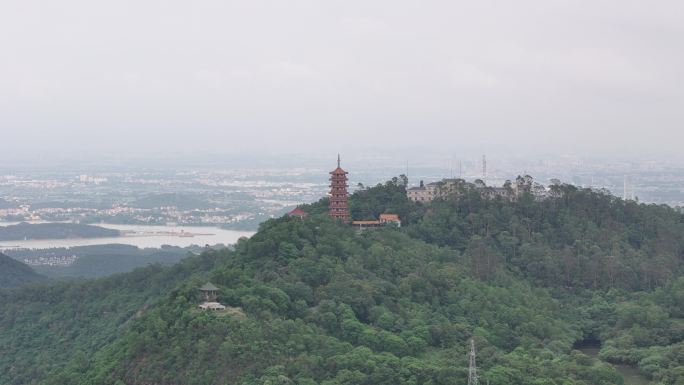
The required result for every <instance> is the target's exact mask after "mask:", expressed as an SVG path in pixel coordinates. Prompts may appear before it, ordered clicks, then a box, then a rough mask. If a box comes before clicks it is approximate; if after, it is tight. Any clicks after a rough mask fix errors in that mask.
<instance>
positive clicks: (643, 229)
mask: <svg viewBox="0 0 684 385" xmlns="http://www.w3.org/2000/svg"><path fill="white" fill-rule="evenodd" d="M325 203H326V202H325V200H323V201H321V202H319V203H316V204H313V205H309V206H305V207H304V210H306V211H308V212H309V213H310V215H309V217H308V218H307V219H305V220H300V219H297V218H288V217H284V218H280V219H274V220H270V221H267V222H265V223H263V224H262V226H261V228H260V230H259V232H258V233H257V234H256V235H254V236H253V237H252V238H251V239H249V240H242V241H240V242H239V243H238V245H237V247H236V249H235V251H234V252H231V251H227V250H226V251H224V252H221V253H219V254H217V255H203V256H201V257H198V258H190V259H188V260H186V261H187V262H185V263H184V264H183V265H181V267H174V268H173V269H180V271H181V272H182V273H183V274H181V273H179V272H177V273H172V272H173V271H174V270H173V269H172V270H167V269H160V271H159V272H158V273H157V274H158V275H159V276H160V277H165V278H164V282H165V284H164V286H163V287H164V288H165V290H159V289H155V290H152V289H150V287H151V286H153V283H154V282H155V280H153V279H152V280H151V282H150V281H148V280H146V279H144V278H143V277H142V275H144V274H146V273H144V272H145V270H143V271H138V272H136V273H133V274H128V275H120V276H117V277H115V278H111V279H106V280H99V281H86V282H82V283H78V284H71V285H82V286H52V287H45V289H43V291H40V290H39V291H36V292H32V293H33V294H32V295H33V297H32V296H29V295H28V294H26V293H23V292H4V293H3V298H2V300H1V301H0V304H1V306H2V309H0V317H1V318H0V330H2V331H3V333H0V338H2V339H3V341H2V342H1V343H0V349H4V348H6V347H13V349H14V350H12V353H11V354H9V355H3V358H2V362H0V373H6V372H7V370H9V368H12V369H13V370H15V372H14V373H15V374H16V373H21V374H22V377H18V378H19V379H17V377H14V376H12V375H10V376H7V375H6V376H5V377H4V378H2V380H4V381H5V382H7V383H9V384H24V383H29V379H32V380H34V383H41V384H66V383H68V384H115V385H121V384H129V385H132V384H138V385H143V384H145V385H147V384H167V385H171V384H178V385H181V384H244V385H252V384H264V385H265V384H306V385H308V384H325V385H335V384H368V385H371V384H373V385H376V384H432V385H437V384H454V385H456V384H465V383H466V381H467V352H466V348H467V342H468V340H469V339H470V338H474V339H475V341H476V344H477V346H478V353H479V356H478V359H479V365H480V375H481V381H482V383H489V384H492V385H509V384H521V385H522V384H563V385H565V384H574V385H589V384H593V385H595V384H622V381H623V379H622V377H621V375H620V373H619V372H618V371H616V370H615V369H614V368H613V367H612V366H611V365H609V364H607V363H604V362H603V361H600V360H597V359H593V358H591V357H589V356H587V355H585V354H583V353H581V352H579V351H577V350H575V348H576V347H577V346H578V345H581V344H582V343H585V342H591V343H597V342H599V341H600V342H601V343H602V349H601V353H600V356H601V358H603V359H604V360H606V361H610V362H614V363H624V364H630V365H636V366H638V367H639V368H640V369H641V371H642V373H644V375H646V376H648V378H650V379H652V380H653V381H654V383H661V384H682V383H684V342H683V341H684V321H683V319H682V317H684V278H682V277H681V275H682V274H681V273H682V262H683V259H684V216H682V214H680V213H677V212H675V211H674V210H672V209H670V208H667V207H664V206H653V205H643V204H637V203H636V202H624V201H622V200H620V199H617V198H615V197H613V196H611V195H609V194H607V193H605V192H594V191H589V190H582V189H578V188H576V187H573V186H568V185H559V186H553V187H552V190H551V194H550V196H549V197H548V198H546V199H543V200H539V199H535V198H534V197H533V196H532V195H531V194H523V195H522V196H521V197H520V199H518V200H517V201H506V200H503V199H501V198H497V199H494V200H488V199H484V198H483V197H482V194H481V192H479V191H478V190H477V189H473V188H470V187H468V186H466V187H465V188H464V189H463V191H460V192H459V194H455V195H453V196H452V197H448V198H445V199H441V200H437V201H434V202H432V203H431V204H429V205H421V204H415V203H411V202H409V201H408V200H407V199H406V198H405V185H404V183H403V181H402V180H401V179H394V180H393V181H390V182H388V183H387V184H385V185H380V186H376V187H373V188H370V189H365V190H362V191H359V192H357V193H355V194H354V195H353V196H352V199H351V203H350V204H351V210H352V214H353V216H354V217H355V218H373V217H376V216H377V215H378V214H379V213H383V212H392V213H399V214H400V215H401V217H402V219H403V221H404V223H403V226H402V227H401V228H389V227H388V228H384V229H377V230H368V231H364V232H361V233H359V232H357V231H355V230H354V229H352V228H351V227H349V226H346V225H343V224H341V223H338V222H335V221H333V220H331V219H329V218H327V216H326V215H325V213H324V212H325ZM207 259H209V260H211V261H212V262H211V263H203V264H200V266H201V267H202V268H199V267H197V268H196V266H195V264H198V263H199V262H198V261H201V260H207ZM183 266H184V267H183ZM193 269H195V270H193ZM133 277H137V278H136V281H135V282H137V283H136V285H133V286H134V287H135V289H131V285H129V284H126V283H124V282H122V281H126V280H128V279H133ZM117 280H118V281H117ZM206 280H210V281H211V282H213V283H214V284H216V285H218V286H219V287H220V288H221V291H220V295H219V300H220V301H221V302H222V303H224V304H226V305H228V306H229V309H230V311H229V312H200V311H198V310H196V307H197V304H198V303H199V302H200V296H199V292H198V290H197V289H198V288H199V286H200V285H201V284H202V283H204V282H205V281H206ZM90 287H93V288H95V287H100V288H101V289H100V290H98V291H95V293H96V294H95V295H90V294H88V295H87V296H86V295H85V294H82V293H90V292H93V290H91V289H90ZM171 287H173V289H170V288H171ZM68 288H72V289H71V290H68ZM50 290H57V292H58V293H62V295H61V296H56V297H55V296H52V295H49V296H48V295H46V293H45V292H48V291H50ZM151 290H152V291H151ZM98 293H99V295H98ZM79 295H80V296H79ZM111 296H113V298H116V299H117V300H116V302H115V303H117V304H118V305H117V306H118V307H116V306H113V307H109V308H106V310H105V309H104V308H103V307H102V305H101V303H102V302H101V301H111V299H108V298H111ZM46 298H51V299H50V304H48V303H47V299H46ZM19 302H22V303H24V304H28V306H30V308H31V309H34V310H32V311H24V312H20V313H19V314H22V317H23V318H13V317H14V316H12V314H16V313H17V311H18V310H17V309H18V308H19V305H18V304H19ZM74 303H78V304H79V306H81V307H82V308H83V309H84V311H82V312H81V311H79V312H77V314H83V317H81V318H77V319H75V320H68V321H66V318H67V317H66V314H65V312H66V311H67V310H66V309H69V308H71V307H72V306H75V305H74ZM144 304H147V306H144ZM51 307H57V308H59V309H64V310H62V311H61V312H58V313H57V314H55V315H52V316H50V317H49V318H51V319H52V321H51V322H53V323H54V325H59V327H54V328H52V327H50V325H51V323H50V321H45V322H47V323H46V324H45V325H44V326H43V327H39V328H35V327H34V326H36V325H35V322H37V321H36V320H39V319H42V318H41V314H43V313H41V311H47V310H38V309H43V308H46V309H47V308H51ZM135 309H138V310H140V309H144V311H140V312H139V313H137V316H139V317H132V316H131V315H133V314H136V312H135ZM33 312H35V313H33ZM98 314H110V315H111V317H120V318H116V319H117V321H116V322H114V321H108V322H107V323H106V327H96V325H98V324H97V322H99V321H95V320H96V319H99V318H98V317H97V316H96V315H98ZM42 317H43V318H45V316H42ZM35 330H40V332H36V331H35ZM57 330H59V332H57ZM83 330H85V331H86V332H85V333H83V332H82V331H83ZM88 330H97V333H96V335H95V337H94V338H89V337H88V336H89V334H88V332H87V331H88ZM30 333H38V334H37V335H38V336H39V337H38V338H44V340H41V339H38V340H36V339H34V338H33V337H31V336H30ZM76 335H78V336H80V337H78V338H76V337H75V336H76ZM83 335H85V337H83ZM40 336H44V337H40ZM22 342H23V345H22ZM60 343H61V344H64V345H65V346H68V347H69V349H67V350H65V351H66V354H62V355H59V357H57V358H55V357H52V358H50V360H48V361H46V362H49V363H50V365H47V366H46V365H39V364H38V363H42V360H36V359H30V358H29V359H28V361H25V360H27V358H25V357H24V356H23V355H28V354H31V353H35V351H36V350H37V349H38V347H37V346H38V344H40V345H41V346H44V347H47V349H58V348H59V347H60V346H61V345H60ZM31 344H35V345H31ZM79 351H80V352H82V353H78V352H79ZM7 357H9V358H7ZM36 367H40V368H41V370H40V371H38V370H36V369H35V368H36ZM16 368H19V369H20V370H19V371H18V372H17V371H16V370H17V369H16Z"/></svg>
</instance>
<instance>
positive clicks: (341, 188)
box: [328, 154, 350, 223]
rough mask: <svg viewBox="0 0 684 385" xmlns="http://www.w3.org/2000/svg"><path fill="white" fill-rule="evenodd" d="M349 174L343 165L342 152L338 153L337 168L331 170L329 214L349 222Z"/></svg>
mask: <svg viewBox="0 0 684 385" xmlns="http://www.w3.org/2000/svg"><path fill="white" fill-rule="evenodd" d="M347 174H349V173H348V172H346V171H344V170H343V169H342V167H341V162H340V154H337V168H336V169H335V170H333V171H331V172H330V194H329V195H330V198H329V199H330V201H329V203H328V215H329V216H330V217H332V218H336V219H340V220H342V221H343V222H345V223H347V222H349V219H350V215H349V193H348V191H347V187H349V186H348V185H347Z"/></svg>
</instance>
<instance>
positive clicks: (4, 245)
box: [0, 222, 254, 250]
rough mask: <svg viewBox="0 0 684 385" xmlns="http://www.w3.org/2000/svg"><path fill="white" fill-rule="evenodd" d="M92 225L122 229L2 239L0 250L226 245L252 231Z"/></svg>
mask: <svg viewBox="0 0 684 385" xmlns="http://www.w3.org/2000/svg"><path fill="white" fill-rule="evenodd" d="M12 224H16V222H0V226H9V225H12ZM95 226H99V227H104V228H107V229H114V230H119V231H122V232H124V233H125V236H122V237H106V238H70V239H34V240H25V241H2V242H0V250H2V249H9V248H17V247H18V248H27V249H48V248H52V247H74V246H92V245H106V244H110V243H118V244H125V245H132V246H137V247H139V248H150V247H152V248H158V247H160V246H162V245H170V246H179V247H186V246H191V245H199V246H204V245H216V244H219V243H223V244H224V245H230V244H234V243H235V242H237V240H238V239H240V238H242V237H251V236H252V235H254V232H251V231H234V230H224V229H221V228H218V227H205V226H144V225H112V224H106V223H104V224H96V225H95Z"/></svg>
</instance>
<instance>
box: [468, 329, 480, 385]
mask: <svg viewBox="0 0 684 385" xmlns="http://www.w3.org/2000/svg"><path fill="white" fill-rule="evenodd" d="M477 384H478V378H477V361H476V360H475V340H474V339H472V338H471V339H470V365H469V366H468V385H477Z"/></svg>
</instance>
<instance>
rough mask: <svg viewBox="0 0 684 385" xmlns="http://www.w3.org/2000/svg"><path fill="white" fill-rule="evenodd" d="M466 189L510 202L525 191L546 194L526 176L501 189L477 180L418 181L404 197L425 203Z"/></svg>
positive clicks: (509, 182)
mask: <svg viewBox="0 0 684 385" xmlns="http://www.w3.org/2000/svg"><path fill="white" fill-rule="evenodd" d="M468 188H475V189H477V190H478V191H480V192H481V193H482V194H483V195H484V196H485V197H486V198H489V199H494V198H496V197H501V198H503V199H507V200H511V201H512V200H516V199H517V198H518V197H520V195H521V194H522V193H523V192H525V191H529V192H531V193H532V194H533V195H534V196H535V197H543V196H544V195H545V193H546V190H545V188H544V186H542V185H540V184H538V183H534V182H533V180H532V177H531V176H529V175H526V176H524V177H518V178H517V179H516V180H515V182H511V181H506V183H504V185H503V186H501V187H490V186H487V185H485V183H484V182H483V181H482V180H479V179H478V180H476V181H475V182H473V183H468V182H466V181H465V180H463V179H442V180H441V181H439V182H433V183H428V184H424V183H423V181H420V186H418V187H411V188H409V189H407V190H406V196H407V197H408V199H409V200H411V201H413V202H423V203H427V202H431V201H432V200H434V199H436V198H443V197H445V196H448V195H458V193H460V192H461V191H464V189H468Z"/></svg>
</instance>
